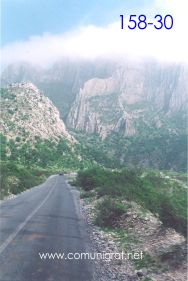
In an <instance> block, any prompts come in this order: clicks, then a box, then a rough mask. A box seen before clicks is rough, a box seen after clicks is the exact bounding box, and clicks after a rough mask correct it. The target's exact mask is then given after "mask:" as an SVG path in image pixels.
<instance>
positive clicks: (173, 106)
mask: <svg viewBox="0 0 188 281" xmlns="http://www.w3.org/2000/svg"><path fill="white" fill-rule="evenodd" d="M187 76H188V69H187V68H185V67H183V66H180V65H163V66H160V65H157V64H156V65H154V64H140V65H135V64H131V63H129V64H128V65H120V66H119V67H118V68H115V69H114V72H113V74H112V75H111V76H110V77H108V78H105V79H100V78H92V79H90V80H88V81H86V82H85V83H84V86H83V87H82V88H81V89H80V91H79V93H78V95H77V97H76V100H75V102H74V104H73V106H72V108H71V109H70V112H69V115H68V118H67V126H68V127H69V128H73V129H76V130H78V131H82V132H85V133H94V134H98V135H100V136H101V137H102V139H104V138H106V137H107V135H108V134H109V133H111V132H118V133H120V134H121V135H123V136H132V135H134V134H136V132H137V133H139V130H140V122H141V121H143V123H144V124H145V126H148V125H149V124H152V125H155V126H156V127H162V126H163V123H165V122H166V120H164V118H165V116H166V119H168V118H169V115H171V116H172V115H173V114H176V113H177V112H182V113H183V112H185V111H186V106H187V101H188V97H187V93H188V82H187V79H186V77H187ZM162 119H163V120H162ZM169 129H170V128H169Z"/></svg>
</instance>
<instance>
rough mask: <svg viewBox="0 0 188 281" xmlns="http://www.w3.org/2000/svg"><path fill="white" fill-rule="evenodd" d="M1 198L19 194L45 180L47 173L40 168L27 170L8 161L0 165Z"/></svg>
mask: <svg viewBox="0 0 188 281" xmlns="http://www.w3.org/2000/svg"><path fill="white" fill-rule="evenodd" d="M0 164H1V165H0V169H1V182H0V183H1V194H0V196H1V198H3V197H4V196H6V195H9V194H17V193H19V192H22V191H24V190H26V189H28V188H30V187H32V186H35V185H38V184H40V183H41V182H42V181H44V179H45V175H46V174H47V172H46V171H44V170H42V169H40V168H30V169H28V168H25V167H23V166H21V165H19V164H17V163H14V162H12V161H11V162H10V161H6V162H1V163H0Z"/></svg>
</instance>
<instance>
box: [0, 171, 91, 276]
mask: <svg viewBox="0 0 188 281" xmlns="http://www.w3.org/2000/svg"><path fill="white" fill-rule="evenodd" d="M77 198H78V196H77V192H76V191H74V189H72V188H71V187H70V186H69V185H68V184H67V183H66V181H65V178H64V176H58V175H57V176H52V177H50V178H49V179H48V180H47V181H46V182H45V183H44V184H42V185H40V186H37V187H34V188H32V189H30V190H28V191H26V192H24V193H22V194H20V195H18V196H17V197H15V198H14V199H11V200H7V201H5V202H3V203H2V204H1V205H0V281H90V280H92V276H93V271H94V269H93V264H92V262H91V261H89V260H87V259H79V260H78V259H71V260H67V259H57V258H56V259H45V260H42V259H41V258H40V256H39V253H48V252H49V253H61V254H62V253H64V254H65V257H66V255H67V254H68V253H85V252H89V251H90V248H89V244H90V243H89V239H88V236H87V231H86V230H87V229H86V225H85V223H84V220H83V219H82V218H81V216H80V214H79V207H78V203H77ZM77 257H78V255H77ZM71 258H72V256H71Z"/></svg>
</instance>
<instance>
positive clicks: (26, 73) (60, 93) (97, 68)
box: [1, 59, 114, 119]
mask: <svg viewBox="0 0 188 281" xmlns="http://www.w3.org/2000/svg"><path fill="white" fill-rule="evenodd" d="M113 68H114V63H113V62H111V61H102V62H101V61H98V60H96V61H94V62H90V61H79V60H77V61H71V60H68V59H64V60H62V61H59V62H57V63H55V64H54V65H52V66H51V67H50V68H48V69H43V68H40V67H38V66H34V65H31V64H29V63H23V62H22V63H16V64H11V65H9V66H7V67H6V68H5V69H4V71H3V72H2V74H1V83H2V85H3V86H6V85H7V84H8V83H21V82H22V81H31V82H32V83H34V84H35V85H36V86H37V87H38V88H39V89H40V90H41V91H42V92H44V94H45V95H46V96H47V97H49V98H50V99H51V100H52V102H53V103H54V105H55V106H56V107H57V108H58V109H59V111H60V115H61V117H62V118H63V119H65V118H66V116H67V114H68V112H69V110H70V107H71V106H72V103H73V101H74V100H75V97H76V95H77V93H78V92H79V89H80V88H82V87H83V85H84V83H85V82H86V81H87V80H89V79H92V78H93V77H98V78H105V77H108V76H110V75H112V73H113Z"/></svg>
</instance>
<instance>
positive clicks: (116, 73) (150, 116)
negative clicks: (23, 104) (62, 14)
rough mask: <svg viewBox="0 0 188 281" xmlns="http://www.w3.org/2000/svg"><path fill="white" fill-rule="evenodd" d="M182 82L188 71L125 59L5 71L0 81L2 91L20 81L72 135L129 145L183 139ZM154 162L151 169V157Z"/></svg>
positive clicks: (186, 88)
mask: <svg viewBox="0 0 188 281" xmlns="http://www.w3.org/2000/svg"><path fill="white" fill-rule="evenodd" d="M187 77H188V67H187V66H186V65H182V64H175V63H160V62H157V61H154V60H136V59H135V60H132V59H128V58H127V59H125V60H122V61H120V60H119V59H117V60H99V59H98V60H93V61H91V60H90V61H89V60H88V61H87V60H77V61H74V60H72V61H71V60H69V59H64V60H62V61H59V62H57V63H55V64H54V65H52V66H51V67H49V68H48V69H42V68H40V67H38V66H34V65H31V64H29V63H19V64H12V65H9V66H8V67H7V68H6V69H5V70H4V71H3V73H2V76H1V80H2V85H4V86H5V85H7V84H9V83H17V82H23V81H30V82H32V83H34V84H35V85H36V86H37V87H38V88H39V89H40V90H41V91H42V92H43V93H44V95H46V96H47V97H49V98H50V99H51V100H52V102H53V103H54V105H55V106H56V107H57V108H58V110H59V111H60V116H61V118H62V119H63V121H64V122H65V124H66V126H67V128H68V129H69V131H70V132H71V133H72V134H83V135H86V136H88V137H89V136H90V135H91V136H92V135H93V136H94V135H95V136H98V137H99V138H100V139H102V140H105V139H107V140H108V137H110V136H112V135H113V134H115V135H116V137H118V140H119V139H121V140H126V141H127V140H128V139H129V141H130V140H131V138H135V137H140V138H143V137H144V139H145V138H146V139H147V136H148V135H149V136H150V137H151V136H152V138H153V139H156V138H159V136H160V137H161V135H168V136H171V138H172V139H174V137H173V136H181V135H183V136H184V135H185V134H186V132H185V131H186V112H187V99H188V96H187V93H188V80H187ZM75 137H76V136H75ZM180 138H181V137H180ZM144 139H142V141H143V142H145V141H144ZM156 142H157V139H156ZM116 146H117V147H119V144H118V143H117V144H116ZM156 146H157V143H156ZM159 146H160V145H159ZM169 146H170V145H169ZM174 146H175V147H176V144H174V145H173V147H174ZM109 147H110V146H109ZM125 147H126V148H127V149H128V146H127V145H125ZM131 147H132V146H131ZM118 149H119V148H118ZM110 150H111V151H114V148H113V149H112V147H111V148H110ZM115 150H116V149H115ZM125 150H126V149H125ZM128 151H130V149H128ZM173 151H174V148H173ZM113 153H114V154H117V151H115V152H113ZM134 153H136V154H137V156H138V155H139V154H140V152H134ZM148 153H149V155H150V154H152V153H153V152H151V153H150V152H147V155H148ZM156 153H157V152H156ZM169 153H170V152H169ZM182 153H183V152H182ZM180 154H181V153H180ZM118 155H119V156H117V155H116V156H117V157H118V158H119V159H121V161H123V162H124V161H125V162H126V161H128V162H129V161H131V162H132V160H130V157H128V156H127V154H126V153H124V152H123V151H121V153H120V152H118ZM142 156H143V158H144V162H145V157H146V155H140V156H139V160H138V162H139V163H140V161H141V162H143V159H142V160H141V158H142ZM150 156H151V155H150ZM150 156H147V157H150ZM147 157H146V158H147ZM181 157H182V156H181V155H180V158H181ZM133 158H135V157H133ZM151 158H152V156H151ZM131 159H132V156H131ZM134 160H135V159H134ZM179 161H180V162H181V160H179ZM184 161H185V159H184V160H183V162H184ZM133 162H134V161H133ZM136 162H137V160H136ZM154 162H155V163H157V161H156V159H155V157H154V158H153V160H152V163H154ZM159 162H160V161H159ZM147 165H149V164H147ZM152 165H153V164H152ZM156 165H157V167H158V166H160V164H159V165H158V164H156ZM165 165H166V164H165ZM169 165H170V164H169ZM169 165H167V167H168V168H170V166H169ZM174 165H175V164H174ZM181 165H182V164H181ZM175 166H176V165H175Z"/></svg>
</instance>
